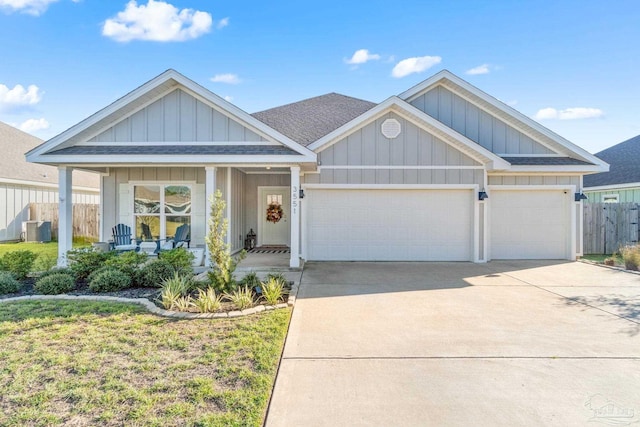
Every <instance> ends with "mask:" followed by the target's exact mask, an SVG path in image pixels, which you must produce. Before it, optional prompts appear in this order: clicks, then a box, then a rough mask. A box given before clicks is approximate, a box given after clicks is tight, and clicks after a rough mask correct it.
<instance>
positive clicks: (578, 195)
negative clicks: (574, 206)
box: [574, 193, 588, 202]
mask: <svg viewBox="0 0 640 427" xmlns="http://www.w3.org/2000/svg"><path fill="white" fill-rule="evenodd" d="M574 196H575V199H574V200H575V201H576V202H579V201H581V200H587V199H588V198H587V196H585V195H584V193H576V194H575V195H574Z"/></svg>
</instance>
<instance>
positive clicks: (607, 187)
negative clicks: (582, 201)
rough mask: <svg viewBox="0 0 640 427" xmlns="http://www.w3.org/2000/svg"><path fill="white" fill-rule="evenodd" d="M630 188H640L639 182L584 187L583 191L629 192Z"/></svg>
mask: <svg viewBox="0 0 640 427" xmlns="http://www.w3.org/2000/svg"><path fill="white" fill-rule="evenodd" d="M631 188H640V182H628V183H626V184H611V185H599V186H597V187H584V188H583V191H608V190H629V189H631Z"/></svg>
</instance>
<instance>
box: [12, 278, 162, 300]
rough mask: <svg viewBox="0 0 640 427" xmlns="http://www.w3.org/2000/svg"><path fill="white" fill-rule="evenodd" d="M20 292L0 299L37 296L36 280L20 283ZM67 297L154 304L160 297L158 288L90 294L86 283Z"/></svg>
mask: <svg viewBox="0 0 640 427" xmlns="http://www.w3.org/2000/svg"><path fill="white" fill-rule="evenodd" d="M20 283H21V286H20V291H19V292H17V293H14V294H5V295H2V294H0V299H6V298H14V297H21V296H27V295H38V293H37V292H36V291H35V289H34V288H33V285H34V284H35V283H36V279H35V278H33V277H28V278H26V279H25V280H22V281H20ZM67 295H95V296H105V297H107V296H108V297H120V298H147V299H149V300H150V301H151V302H154V303H155V302H156V300H157V299H158V298H159V297H160V289H158V288H129V289H123V290H121V291H117V292H100V293H96V292H92V291H91V290H90V289H89V284H88V283H86V282H84V281H83V282H76V289H75V290H74V291H72V292H67Z"/></svg>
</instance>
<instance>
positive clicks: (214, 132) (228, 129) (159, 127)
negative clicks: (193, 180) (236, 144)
mask: <svg viewBox="0 0 640 427" xmlns="http://www.w3.org/2000/svg"><path fill="white" fill-rule="evenodd" d="M264 140H265V139H264V138H262V137H261V136H260V135H258V134H257V133H255V132H254V131H252V130H251V129H248V128H247V127H245V126H243V125H242V124H240V123H238V122H237V121H235V120H233V119H232V118H230V117H228V116H227V115H225V114H223V113H221V112H220V111H218V110H215V109H213V108H211V107H209V106H208V105H206V104H204V103H203V102H201V101H199V100H197V99H196V98H194V97H193V96H191V95H189V94H187V93H186V92H184V91H181V90H175V91H173V92H171V93H169V94H167V95H165V96H164V97H162V98H161V99H159V100H157V101H155V102H154V103H152V104H150V105H148V106H147V107H145V108H143V109H142V110H140V111H138V112H136V113H135V114H133V115H131V116H129V117H127V118H125V119H123V120H122V121H120V122H119V123H117V124H115V125H114V126H112V127H111V128H109V129H107V130H105V131H104V132H102V133H100V134H99V135H97V136H96V137H94V138H92V139H90V141H91V142H164V141H166V142H180V141H184V142H194V141H255V142H259V141H264Z"/></svg>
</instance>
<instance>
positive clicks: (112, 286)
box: [89, 267, 131, 292]
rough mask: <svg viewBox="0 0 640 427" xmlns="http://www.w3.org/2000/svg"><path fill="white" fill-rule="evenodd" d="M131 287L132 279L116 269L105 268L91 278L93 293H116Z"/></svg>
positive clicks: (90, 284)
mask: <svg viewBox="0 0 640 427" xmlns="http://www.w3.org/2000/svg"><path fill="white" fill-rule="evenodd" d="M130 286H131V277H130V276H129V275H128V274H127V273H125V272H124V271H120V270H119V269H117V268H115V267H110V268H105V269H103V270H102V271H100V272H97V273H96V274H95V275H92V276H91V281H90V282H89V289H91V291H92V292H116V291H121V290H123V289H126V288H128V287H130Z"/></svg>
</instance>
